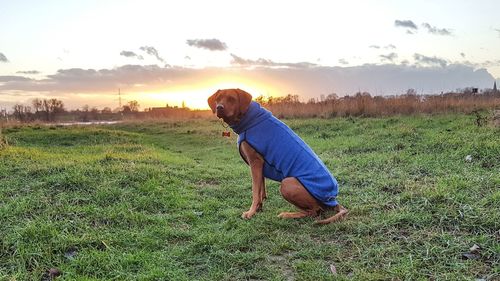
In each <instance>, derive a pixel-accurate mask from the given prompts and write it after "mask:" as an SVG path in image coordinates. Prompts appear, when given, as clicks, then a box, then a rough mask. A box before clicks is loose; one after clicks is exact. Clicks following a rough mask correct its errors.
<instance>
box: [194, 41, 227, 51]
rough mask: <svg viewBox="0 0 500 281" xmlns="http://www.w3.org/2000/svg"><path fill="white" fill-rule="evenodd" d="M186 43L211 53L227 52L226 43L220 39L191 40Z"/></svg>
mask: <svg viewBox="0 0 500 281" xmlns="http://www.w3.org/2000/svg"><path fill="white" fill-rule="evenodd" d="M186 43H187V44H188V45H189V46H191V47H196V48H201V49H207V50H210V51H225V50H227V45H226V43H224V42H222V41H220V40H219V39H215V38H214V39H190V40H186Z"/></svg>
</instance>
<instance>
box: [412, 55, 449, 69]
mask: <svg viewBox="0 0 500 281" xmlns="http://www.w3.org/2000/svg"><path fill="white" fill-rule="evenodd" d="M413 58H414V59H415V62H417V63H418V64H423V65H429V66H441V67H445V66H446V65H447V64H448V61H446V60H445V59H442V58H438V57H428V56H424V55H422V54H418V53H415V54H414V55H413Z"/></svg>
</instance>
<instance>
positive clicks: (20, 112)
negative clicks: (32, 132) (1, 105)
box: [12, 104, 32, 122]
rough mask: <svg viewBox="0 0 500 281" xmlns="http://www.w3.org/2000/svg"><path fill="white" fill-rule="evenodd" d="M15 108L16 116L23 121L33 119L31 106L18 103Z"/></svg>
mask: <svg viewBox="0 0 500 281" xmlns="http://www.w3.org/2000/svg"><path fill="white" fill-rule="evenodd" d="M12 109H14V117H15V118H16V119H17V120H19V121H21V122H28V121H30V120H31V115H32V114H31V107H29V106H25V105H22V104H16V105H14V107H13V108H12Z"/></svg>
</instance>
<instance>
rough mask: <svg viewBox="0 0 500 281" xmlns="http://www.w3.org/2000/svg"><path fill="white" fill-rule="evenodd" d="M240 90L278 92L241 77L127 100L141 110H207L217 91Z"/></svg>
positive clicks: (206, 81) (177, 87)
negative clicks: (130, 100) (173, 108)
mask: <svg viewBox="0 0 500 281" xmlns="http://www.w3.org/2000/svg"><path fill="white" fill-rule="evenodd" d="M229 88H240V89H243V90H245V91H247V92H249V93H251V94H252V96H253V98H256V97H258V96H261V95H263V96H266V97H268V96H275V95H278V94H279V93H278V90H277V89H275V88H274V87H272V86H271V85H269V84H264V83H257V82H255V81H251V80H245V79H242V78H241V77H227V78H213V79H207V80H205V81H200V82H198V83H196V84H191V85H181V86H176V87H171V88H168V89H163V90H158V91H151V92H147V93H141V94H136V95H135V94H130V96H128V99H132V100H133V99H137V100H140V101H141V105H142V108H148V107H163V106H166V105H167V104H168V105H169V106H178V107H182V106H183V105H184V106H185V107H188V108H190V109H208V105H207V99H208V97H209V96H210V95H212V94H213V93H215V92H216V91H217V90H219V89H229Z"/></svg>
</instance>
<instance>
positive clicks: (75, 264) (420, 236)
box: [0, 115, 500, 281]
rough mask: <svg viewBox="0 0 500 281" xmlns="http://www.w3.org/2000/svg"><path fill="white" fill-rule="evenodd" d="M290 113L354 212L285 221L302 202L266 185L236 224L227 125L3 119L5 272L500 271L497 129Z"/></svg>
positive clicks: (453, 120)
mask: <svg viewBox="0 0 500 281" xmlns="http://www.w3.org/2000/svg"><path fill="white" fill-rule="evenodd" d="M286 123H288V124H289V126H291V127H292V128H293V129H294V130H295V131H296V132H297V133H298V134H299V135H300V136H302V137H303V138H304V139H305V140H306V142H307V143H309V145H310V146H311V147H312V148H313V149H314V150H315V151H316V152H317V153H318V155H319V156H320V157H321V158H322V159H323V160H324V161H325V163H326V165H327V166H328V167H329V168H330V170H331V171H332V173H333V174H334V175H335V176H336V177H337V179H338V181H339V183H340V195H339V201H340V202H341V203H342V204H343V205H345V206H346V207H347V208H349V210H350V214H349V216H348V219H347V220H344V221H342V222H340V223H336V224H330V225H327V226H321V227H318V226H315V225H313V221H314V220H313V219H312V218H305V219H300V220H281V219H278V218H277V217H276V216H277V214H278V213H279V212H281V211H290V210H293V207H292V206H291V205H289V204H288V203H287V202H285V201H284V200H283V199H282V198H281V196H280V195H279V191H278V190H279V184H278V183H275V182H271V181H268V193H269V199H268V200H267V201H266V203H265V205H264V211H263V212H261V213H259V214H257V215H256V216H255V217H254V218H252V219H251V220H249V221H245V220H242V219H240V215H241V213H242V212H243V211H246V210H247V208H248V207H249V206H250V201H251V180H250V174H249V170H248V168H247V166H246V165H245V164H244V162H243V161H242V160H241V159H240V156H239V154H238V152H237V150H236V144H235V142H236V140H235V136H234V135H232V136H231V138H230V139H228V138H222V137H221V136H220V133H221V131H222V128H221V126H220V124H219V123H218V121H216V120H213V121H206V120H197V121H189V122H188V121H184V122H174V121H169V122H145V123H130V124H118V125H113V126H101V127H48V126H31V127H12V128H7V129H3V131H2V134H3V136H4V137H5V138H6V139H7V141H8V145H7V146H5V147H3V148H0V149H1V150H0V280H41V279H45V280H46V279H47V277H48V276H47V274H46V272H47V270H48V269H49V268H58V269H60V270H61V271H62V275H61V276H60V277H59V278H58V280H315V281H317V280H333V279H335V280H388V279H393V280H429V279H430V280H474V279H475V278H485V279H491V280H498V279H500V269H499V260H500V246H499V240H500V230H499V229H500V188H499V187H500V141H499V140H500V132H499V129H498V128H493V127H489V126H485V127H477V126H475V119H474V117H473V116H466V115H443V116H434V117H393V118H374V119H352V118H345V119H340V118H339V119H331V120H323V119H309V120H286ZM467 155H471V156H472V161H471V162H468V161H466V160H465V157H466V156H467ZM474 244H477V245H479V246H480V247H481V250H480V255H479V256H478V259H465V258H463V257H462V254H463V253H467V252H468V251H469V248H470V247H471V246H472V245H474ZM331 264H334V265H335V266H336V268H337V271H338V275H336V276H334V275H332V273H331V272H330V269H329V268H330V265H331Z"/></svg>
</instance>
